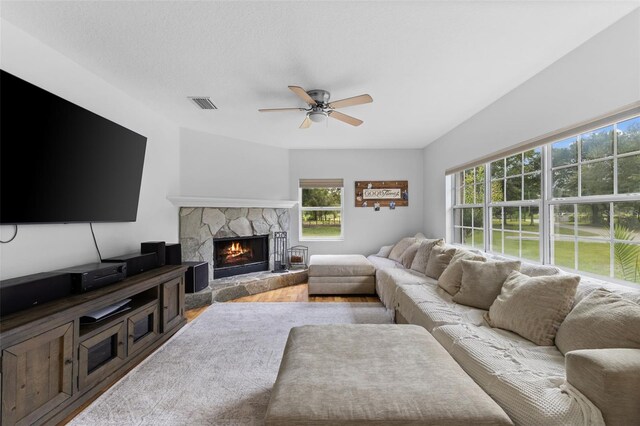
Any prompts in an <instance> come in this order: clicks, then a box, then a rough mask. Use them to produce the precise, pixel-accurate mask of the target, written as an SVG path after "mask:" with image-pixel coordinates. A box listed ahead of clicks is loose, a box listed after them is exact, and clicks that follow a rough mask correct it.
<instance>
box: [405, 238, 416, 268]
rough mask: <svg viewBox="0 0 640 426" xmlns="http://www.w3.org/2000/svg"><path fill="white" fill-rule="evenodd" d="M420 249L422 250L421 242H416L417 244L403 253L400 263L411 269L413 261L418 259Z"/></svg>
mask: <svg viewBox="0 0 640 426" xmlns="http://www.w3.org/2000/svg"><path fill="white" fill-rule="evenodd" d="M418 248H420V242H419V241H416V242H415V243H413V244H411V245H410V246H409V248H408V249H406V250H405V251H404V253H402V256H401V257H400V263H402V266H404V267H405V268H407V269H409V268H411V264H412V263H413V259H414V258H415V257H416V253H417V252H418Z"/></svg>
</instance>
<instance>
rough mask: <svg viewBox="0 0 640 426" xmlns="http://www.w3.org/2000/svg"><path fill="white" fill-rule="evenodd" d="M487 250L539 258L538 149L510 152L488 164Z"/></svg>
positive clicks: (540, 170) (540, 161) (540, 166)
mask: <svg viewBox="0 0 640 426" xmlns="http://www.w3.org/2000/svg"><path fill="white" fill-rule="evenodd" d="M490 169H491V181H490V185H491V199H490V200H489V206H490V211H491V222H490V227H491V233H490V237H491V241H490V248H491V251H493V252H496V253H502V254H507V255H511V256H515V257H522V258H525V259H529V260H534V261H538V262H540V261H542V259H541V257H540V256H541V252H540V194H541V179H542V150H541V149H540V148H537V149H532V150H529V151H525V152H522V153H519V154H515V155H511V156H509V157H506V158H501V159H500V160H497V161H493V162H492V163H491V164H490Z"/></svg>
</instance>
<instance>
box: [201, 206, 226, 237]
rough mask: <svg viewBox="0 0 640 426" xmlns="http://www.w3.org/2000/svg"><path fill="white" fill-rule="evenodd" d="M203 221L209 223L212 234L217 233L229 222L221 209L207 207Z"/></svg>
mask: <svg viewBox="0 0 640 426" xmlns="http://www.w3.org/2000/svg"><path fill="white" fill-rule="evenodd" d="M202 223H205V224H207V225H209V230H210V232H211V235H215V234H216V233H217V232H218V231H219V230H220V228H222V227H223V226H224V225H225V224H226V223H227V217H226V216H225V214H224V213H223V212H222V211H220V209H214V208H205V209H204V211H203V212H202Z"/></svg>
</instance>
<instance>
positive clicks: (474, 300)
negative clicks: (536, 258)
mask: <svg viewBox="0 0 640 426" xmlns="http://www.w3.org/2000/svg"><path fill="white" fill-rule="evenodd" d="M460 262H462V281H461V285H460V291H458V293H456V295H455V296H453V301H454V302H456V303H461V304H463V305H467V306H474V307H476V308H480V309H484V310H488V309H489V308H490V307H491V304H492V303H493V301H494V300H496V297H498V295H499V294H500V290H502V284H503V283H504V281H505V280H506V279H507V277H508V276H509V274H510V273H511V272H513V271H518V270H520V261H518V260H514V261H506V262H480V261H477V260H465V259H462V260H460Z"/></svg>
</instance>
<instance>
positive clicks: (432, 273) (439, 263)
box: [424, 245, 456, 280]
mask: <svg viewBox="0 0 640 426" xmlns="http://www.w3.org/2000/svg"><path fill="white" fill-rule="evenodd" d="M455 254H456V248H455V247H451V246H437V245H436V246H433V248H432V249H431V253H430V254H429V261H428V262H427V267H426V268H425V270H424V274H425V275H426V276H428V277H431V278H433V279H435V280H437V279H438V278H440V275H442V272H444V270H445V269H447V266H449V262H451V259H452V258H453V256H454V255H455Z"/></svg>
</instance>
